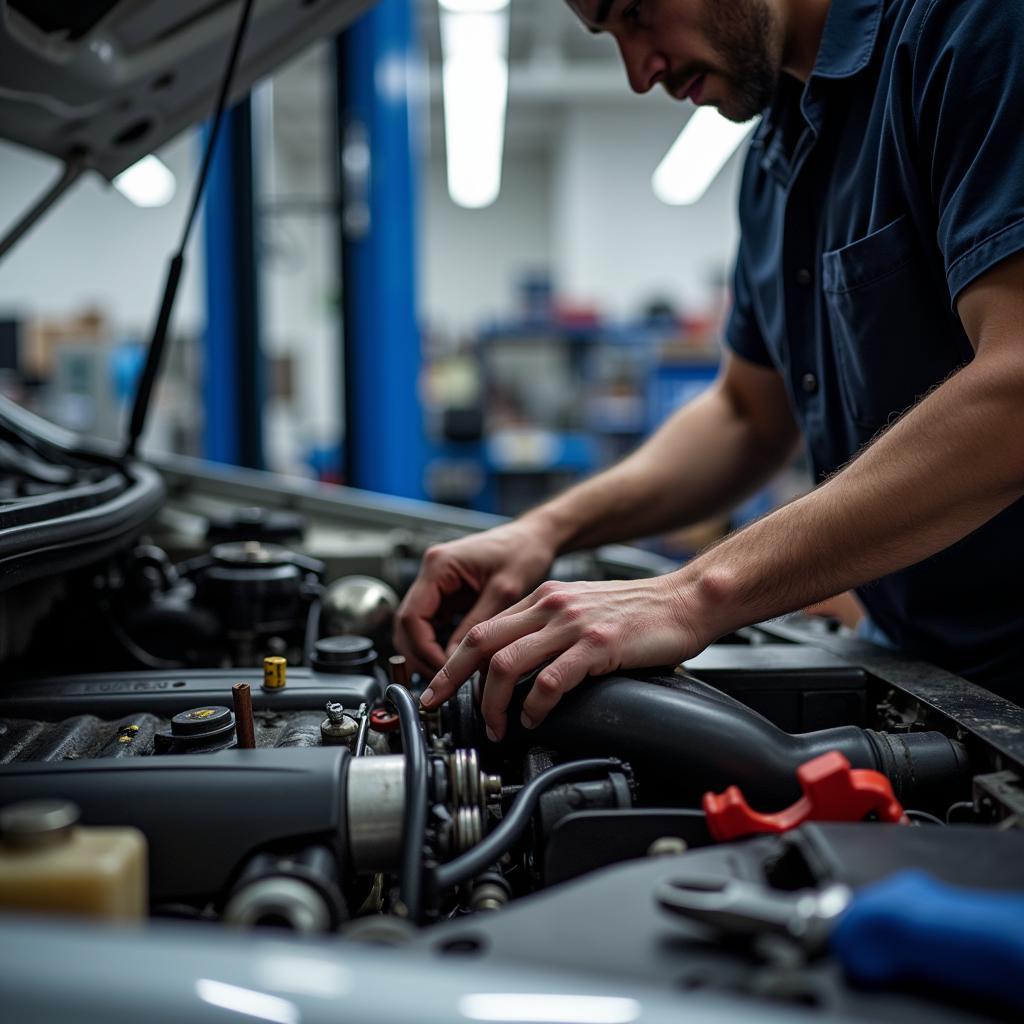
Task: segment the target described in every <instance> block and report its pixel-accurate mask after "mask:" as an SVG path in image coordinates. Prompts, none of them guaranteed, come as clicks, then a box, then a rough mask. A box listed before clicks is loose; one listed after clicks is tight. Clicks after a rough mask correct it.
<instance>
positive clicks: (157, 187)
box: [114, 156, 177, 206]
mask: <svg viewBox="0 0 1024 1024" xmlns="http://www.w3.org/2000/svg"><path fill="white" fill-rule="evenodd" d="M114 188H116V189H117V191H118V192H120V193H121V195H123V196H124V197H125V198H126V199H130V200H131V201H132V202H133V203H134V204H135V205H136V206H166V205H167V204H168V203H169V202H170V201H171V200H172V199H173V198H174V193H175V190H176V188H177V182H176V181H175V180H174V174H173V172H172V171H171V169H170V168H169V167H168V166H167V164H165V163H164V162H163V161H162V160H161V159H160V158H159V157H155V156H144V157H143V158H142V159H141V160H139V161H138V163H134V164H132V165H131V167H129V168H128V169H127V170H126V171H122V172H121V173H120V174H119V175H118V176H117V177H116V178H114Z"/></svg>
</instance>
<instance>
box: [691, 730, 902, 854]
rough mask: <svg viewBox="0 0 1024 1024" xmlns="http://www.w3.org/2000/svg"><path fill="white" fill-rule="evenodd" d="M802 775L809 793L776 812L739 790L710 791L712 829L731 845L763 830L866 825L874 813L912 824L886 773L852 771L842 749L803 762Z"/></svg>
mask: <svg viewBox="0 0 1024 1024" xmlns="http://www.w3.org/2000/svg"><path fill="white" fill-rule="evenodd" d="M796 777H797V781H798V782H799V783H800V788H801V789H802V790H803V791H804V795H803V796H802V797H801V798H800V799H799V800H797V802H796V803H795V804H793V806H792V807H787V808H786V809H785V810H784V811H778V812H777V813H775V814H762V813H760V812H759V811H755V810H754V809H753V808H752V807H751V806H750V804H748V803H747V799H746V797H745V796H744V795H743V793H742V791H741V790H740V788H739V787H738V786H730V787H729V788H728V789H727V790H726V791H725V792H724V793H705V794H704V814H705V816H706V817H707V823H708V831H709V832H710V833H711V835H712V836H713V837H714V838H715V839H717V840H718V841H719V842H725V841H727V840H729V839H738V838H740V837H741V836H749V835H754V834H755V833H758V832H788V831H789V830H790V829H791V828H796V827H797V825H802V824H803V823H804V822H805V821H863V820H864V818H866V817H867V816H868V815H869V814H871V813H872V812H874V813H875V815H877V817H878V820H879V821H888V822H900V823H903V824H905V823H906V821H907V818H906V816H905V815H904V813H903V807H902V805H901V804H900V802H899V801H898V800H897V799H896V797H895V795H894V794H893V791H892V784H891V783H890V782H889V780H888V779H887V778H886V777H885V776H884V775H882V773H881V772H875V771H871V770H870V769H867V768H851V767H850V762H849V761H847V759H846V758H845V757H844V756H843V755H842V754H841V753H839V751H838V750H833V751H830V752H829V753H827V754H822V755H821V756H820V757H816V758H814V760H812V761H808V762H807V763H806V764H802V765H801V766H800V767H799V768H798V769H797V771H796Z"/></svg>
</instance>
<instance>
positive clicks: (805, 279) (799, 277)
mask: <svg viewBox="0 0 1024 1024" xmlns="http://www.w3.org/2000/svg"><path fill="white" fill-rule="evenodd" d="M813 280H814V277H813V275H812V274H811V272H810V271H809V270H808V269H807V268H806V267H801V268H800V269H799V270H798V271H797V272H796V283H797V284H798V285H800V287H801V288H806V287H807V286H808V285H809V284H810V283H811V282H812V281H813Z"/></svg>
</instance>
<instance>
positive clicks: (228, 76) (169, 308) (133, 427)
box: [124, 0, 255, 459]
mask: <svg viewBox="0 0 1024 1024" xmlns="http://www.w3.org/2000/svg"><path fill="white" fill-rule="evenodd" d="M254 3H255V0H243V4H242V13H241V16H240V17H239V19H238V28H237V29H236V30H235V36H234V40H233V42H232V44H231V55H230V56H229V57H228V63H227V67H226V68H225V70H224V77H223V79H222V80H221V84H220V92H219V94H218V96H217V104H216V106H215V107H214V112H213V128H212V129H211V131H210V136H209V138H208V139H207V141H206V151H205V152H204V154H203V164H202V168H201V170H200V172H199V177H198V179H196V184H195V187H194V188H193V190H192V205H191V207H190V209H189V212H188V218H187V219H186V221H185V227H184V229H183V230H182V233H181V243H180V244H179V246H178V249H177V252H176V253H175V254H174V256H173V257H171V261H170V263H169V264H168V267H167V278H166V280H165V282H164V290H163V294H162V296H161V299H160V311H159V313H158V314H157V318H156V324H155V326H154V328H153V334H152V336H151V338H150V342H149V349H148V351H147V352H146V363H145V365H144V366H143V368H142V373H141V375H140V376H139V386H138V388H137V390H136V392H135V401H134V402H133V403H132V415H131V420H130V421H129V424H128V440H127V442H126V443H125V448H124V458H125V459H131V458H134V456H135V449H136V448H137V447H138V444H139V439H140V438H141V437H142V432H143V430H144V429H145V426H146V416H147V414H148V413H149V403H150V400H151V398H152V394H153V386H154V385H155V384H156V379H157V376H158V374H159V372H160V366H161V363H162V362H163V355H164V350H165V349H166V347H167V334H168V331H169V329H170V325H171V313H172V312H173V310H174V302H175V299H176V298H177V297H178V285H179V284H180V283H181V276H182V273H183V271H184V269H185V249H186V247H187V246H188V240H189V238H190V237H191V235H192V227H193V225H194V224H195V220H196V214H197V213H198V211H199V204H200V202H201V201H202V198H203V192H204V191H205V189H206V179H207V178H208V177H209V175H210V165H211V163H212V162H213V153H214V149H215V148H216V145H217V139H218V138H219V136H220V128H221V123H222V121H223V120H224V112H225V110H226V109H227V104H228V95H229V93H230V91H231V83H232V82H233V81H234V78H235V69H236V68H237V67H238V58H239V56H240V54H241V51H242V43H243V41H244V39H245V33H246V29H247V28H248V26H249V20H250V16H251V14H252V9H253V6H254Z"/></svg>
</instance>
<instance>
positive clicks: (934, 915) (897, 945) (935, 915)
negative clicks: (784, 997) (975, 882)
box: [831, 871, 1024, 1007]
mask: <svg viewBox="0 0 1024 1024" xmlns="http://www.w3.org/2000/svg"><path fill="white" fill-rule="evenodd" d="M831 945H832V950H833V952H834V953H835V954H836V955H837V956H838V958H839V960H840V962H841V963H842V965H843V968H844V970H845V971H846V973H847V974H848V975H849V976H850V977H851V978H852V979H853V980H854V981H858V982H862V983H866V984H870V985H886V984H891V983H893V982H898V981H911V980H912V981H917V982H926V983H929V984H933V985H936V986H938V987H941V988H945V989H954V990H956V991H958V992H965V993H971V994H977V995H983V996H988V997H990V998H992V999H994V1000H998V1001H1000V1002H1003V1003H1007V1004H1009V1005H1010V1006H1015V1007H1018V1006H1019V1007H1024V984H1022V980H1021V979H1022V978H1024V891H1018V892H995V891H990V890H983V889H960V888H954V887H953V886H950V885H946V884H945V883H943V882H939V881H937V880H936V879H934V878H932V877H931V876H930V875H927V874H925V873H924V872H922V871H903V872H900V873H899V874H897V875H893V876H892V877H890V878H887V879H886V880H885V881H883V882H879V883H877V884H875V885H872V886H868V887H866V888H864V889H861V890H859V891H858V892H857V894H856V895H855V896H854V898H853V901H852V903H851V904H850V907H849V909H847V911H846V912H845V913H844V914H843V916H842V917H841V918H840V920H839V923H838V924H837V925H836V928H835V930H834V931H833V933H832V939H831Z"/></svg>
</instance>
